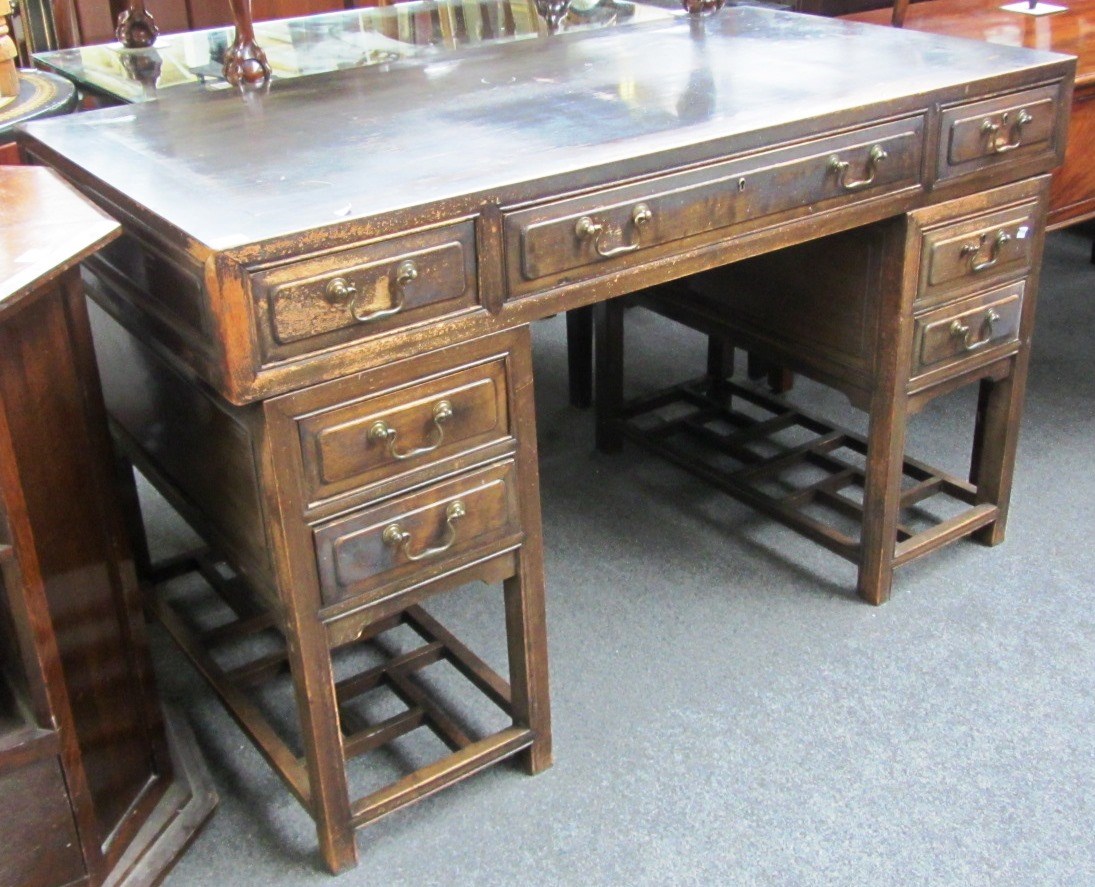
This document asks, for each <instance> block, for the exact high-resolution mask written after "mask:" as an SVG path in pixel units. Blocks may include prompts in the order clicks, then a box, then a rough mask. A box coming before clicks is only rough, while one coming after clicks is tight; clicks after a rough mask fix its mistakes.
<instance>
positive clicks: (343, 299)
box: [326, 259, 418, 323]
mask: <svg viewBox="0 0 1095 887" xmlns="http://www.w3.org/2000/svg"><path fill="white" fill-rule="evenodd" d="M417 277H418V266H417V265H415V263H414V262H413V261H412V260H411V259H405V260H404V261H402V262H400V263H399V266H398V267H397V268H396V269H395V289H396V299H395V302H394V303H393V304H392V307H391V308H379V309H377V310H376V311H362V308H361V306H360V305H359V304H358V299H359V298H360V296H361V291H360V290H358V288H357V287H356V286H354V284H353V282H352V281H349V280H347V279H346V278H345V277H336V278H335V279H334V280H332V281H331V282H330V283H328V284H327V290H326V294H327V301H328V302H330V303H331V304H332V305H342V306H345V307H347V308H349V310H350V314H351V315H352V316H353V318H354V320H357V321H359V322H361V323H365V322H367V321H371V320H380V319H381V318H384V317H391V316H392V315H393V314H398V313H399V312H400V311H402V310H403V303H404V301H405V299H406V292H405V287H406V286H407V284H408V283H410V282H411V281H413V280H415V279H417Z"/></svg>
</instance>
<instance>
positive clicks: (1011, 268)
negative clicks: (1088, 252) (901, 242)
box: [917, 201, 1039, 305]
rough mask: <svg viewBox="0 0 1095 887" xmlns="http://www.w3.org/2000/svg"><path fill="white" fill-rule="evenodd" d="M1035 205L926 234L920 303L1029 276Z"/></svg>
mask: <svg viewBox="0 0 1095 887" xmlns="http://www.w3.org/2000/svg"><path fill="white" fill-rule="evenodd" d="M1037 209H1038V206H1037V204H1036V203H1035V202H1033V201H1032V202H1030V203H1027V204H1023V205H1021V206H1017V207H1012V208H1009V209H1005V210H1000V211H998V212H994V213H988V214H985V215H980V216H977V217H976V218H972V219H967V220H965V221H962V222H958V223H956V224H953V225H947V226H945V227H942V228H937V229H935V230H931V231H928V232H926V233H925V234H924V238H923V248H922V251H921V260H920V261H921V266H920V282H919V288H918V291H917V300H918V303H920V304H924V305H930V304H934V303H937V302H940V301H944V300H947V299H950V298H953V297H954V296H955V295H957V294H959V293H960V292H961V291H962V290H963V289H967V288H970V289H972V288H981V287H983V286H984V284H985V282H986V281H991V280H993V279H996V278H1000V277H1004V276H1011V275H1023V274H1026V273H1027V272H1028V271H1029V270H1030V266H1031V254H1032V251H1033V249H1034V242H1035V234H1036V233H1037V225H1038V224H1039V222H1038V218H1039V217H1038V212H1037Z"/></svg>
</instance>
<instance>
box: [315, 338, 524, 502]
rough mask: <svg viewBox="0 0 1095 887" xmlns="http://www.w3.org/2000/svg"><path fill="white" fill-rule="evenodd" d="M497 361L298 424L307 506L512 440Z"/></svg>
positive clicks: (504, 370)
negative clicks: (462, 454)
mask: <svg viewBox="0 0 1095 887" xmlns="http://www.w3.org/2000/svg"><path fill="white" fill-rule="evenodd" d="M508 378H509V371H508V365H507V362H506V359H505V356H499V357H496V358H494V359H493V360H491V361H489V362H484V363H480V364H477V365H474V366H471V367H467V368H464V369H461V370H459V371H457V372H454V373H450V374H448V375H445V376H441V377H440V378H435V379H430V380H429V381H426V382H422V383H419V384H416V385H411V386H409V387H404V388H400V389H397V390H395V391H388V392H386V393H383V394H379V395H377V396H375V397H368V398H366V399H364V400H360V401H357V402H354V403H349V404H341V405H338V406H335V407H332V408H331V409H327V410H323V411H320V412H318V413H315V414H312V415H309V416H306V417H304V418H303V419H302V420H301V421H300V423H299V433H300V446H301V453H302V455H303V462H304V476H305V481H306V484H307V492H306V495H307V496H308V499H309V501H311V502H315V501H316V500H318V499H324V498H327V497H329V496H332V495H336V494H337V493H339V492H342V491H344V490H348V489H352V488H358V487H367V486H369V485H370V484H373V483H376V482H377V481H380V480H384V479H386V478H389V477H392V476H393V475H398V474H402V473H404V472H408V471H414V470H417V469H420V468H422V467H423V466H425V465H428V464H430V463H434V462H437V461H440V460H442V459H447V458H450V457H453V456H456V455H458V454H461V453H467V452H469V451H471V450H474V449H478V448H481V447H484V446H487V445H489V444H492V443H495V442H498V441H502V440H505V439H506V438H510V437H512V436H513V432H512V429H511V428H510V418H509V406H508V396H507V392H508V389H509V382H508Z"/></svg>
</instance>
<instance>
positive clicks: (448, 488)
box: [313, 460, 521, 605]
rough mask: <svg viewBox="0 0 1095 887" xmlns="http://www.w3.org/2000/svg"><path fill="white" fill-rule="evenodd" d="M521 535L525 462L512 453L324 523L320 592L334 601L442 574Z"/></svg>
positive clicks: (318, 537) (319, 537)
mask: <svg viewBox="0 0 1095 887" xmlns="http://www.w3.org/2000/svg"><path fill="white" fill-rule="evenodd" d="M520 536H521V518H520V511H519V509H518V488H517V466H516V464H515V463H514V462H513V461H512V460H506V461H504V462H501V463H496V464H493V465H490V466H488V467H486V468H483V469H480V470H478V471H473V472H471V473H469V474H465V475H461V476H460V477H458V478H456V479H454V480H451V481H448V482H445V483H439V484H435V485H433V486H430V487H427V488H425V489H423V490H420V491H419V492H416V493H412V494H410V495H407V496H403V497H400V498H398V499H395V500H394V501H389V502H388V503H386V504H384V505H380V506H376V507H373V508H365V509H362V510H361V511H358V512H354V513H352V514H350V515H347V516H345V517H341V518H337V519H335V520H332V521H329V522H327V523H325V524H321V525H320V526H317V527H316V528H315V529H314V531H313V538H314V542H315V550H316V563H317V565H318V568H319V584H320V595H321V597H322V600H323V603H324V604H326V605H331V604H336V603H339V602H341V601H344V600H346V599H348V598H350V597H358V596H363V595H367V594H368V593H369V592H370V591H372V590H374V589H377V588H379V587H380V586H388V585H390V584H392V583H395V582H399V581H400V580H406V579H408V578H409V577H411V576H414V577H415V578H416V579H417V578H424V577H426V576H433V575H437V574H439V573H441V572H443V571H444V570H445V569H447V568H449V567H451V566H455V565H457V564H458V562H460V561H462V560H466V559H468V558H469V557H474V556H478V555H480V554H483V555H485V554H487V553H489V552H490V551H492V550H501V549H503V548H505V547H506V546H507V545H514V544H517V543H518V542H519V541H520Z"/></svg>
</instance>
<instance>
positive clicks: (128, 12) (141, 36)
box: [114, 0, 160, 49]
mask: <svg viewBox="0 0 1095 887" xmlns="http://www.w3.org/2000/svg"><path fill="white" fill-rule="evenodd" d="M159 35H160V29H159V28H158V27H156V21H155V19H153V18H152V14H151V13H150V12H149V11H148V10H147V9H146V8H145V5H144V0H129V5H128V6H126V8H125V9H123V10H122V11H121V12H120V13H118V21H117V23H116V24H115V26H114V36H115V37H116V38H117V39H118V42H119V43H121V44H122V46H124V47H125V48H126V49H146V48H147V47H149V46H151V45H152V44H153V43H155V42H156V38H157V37H158V36H159Z"/></svg>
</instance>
